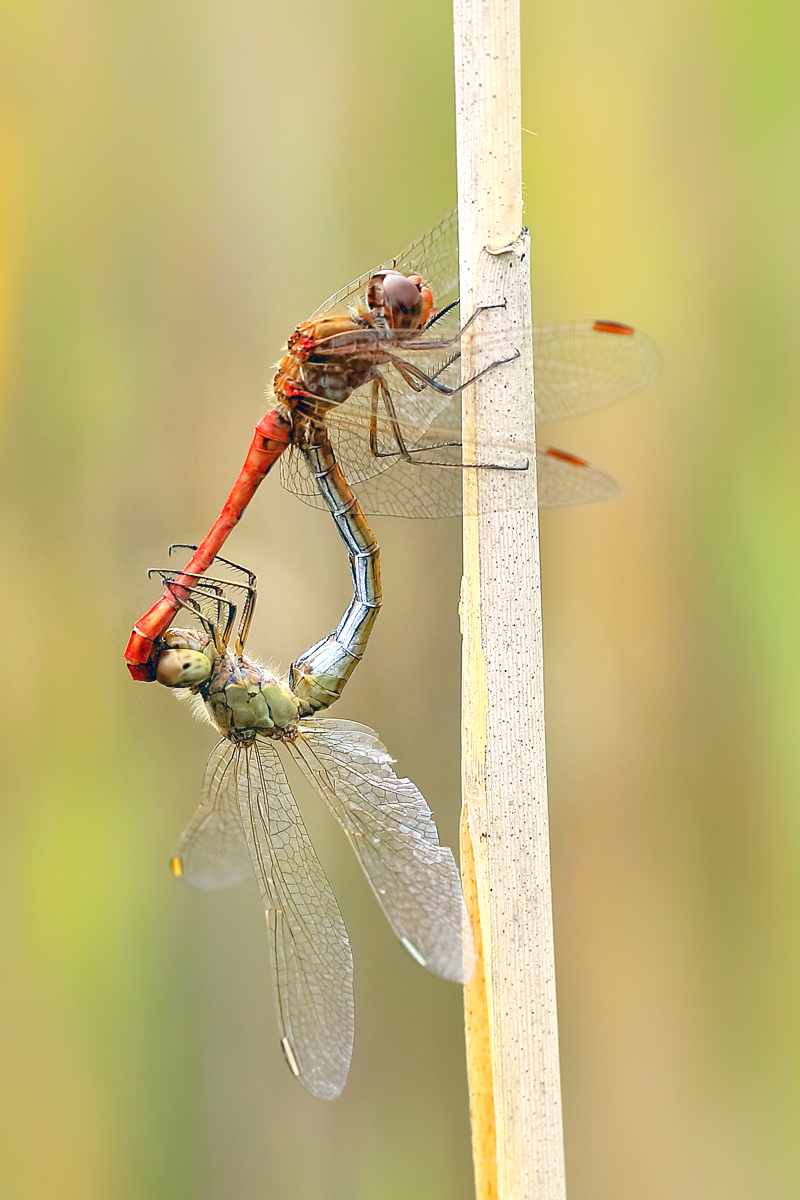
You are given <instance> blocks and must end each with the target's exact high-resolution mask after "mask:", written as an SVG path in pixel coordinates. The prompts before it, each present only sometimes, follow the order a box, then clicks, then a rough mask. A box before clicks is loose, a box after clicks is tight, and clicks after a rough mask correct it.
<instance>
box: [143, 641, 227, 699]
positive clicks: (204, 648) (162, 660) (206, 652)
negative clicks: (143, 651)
mask: <svg viewBox="0 0 800 1200" xmlns="http://www.w3.org/2000/svg"><path fill="white" fill-rule="evenodd" d="M163 642H164V649H163V650H162V651H161V653H160V654H159V656H158V659H157V660H156V679H157V680H158V682H159V683H163V685H164V687H169V688H184V687H185V688H188V687H197V685H198V684H200V683H205V681H206V680H207V679H208V677H209V675H210V674H211V668H212V666H213V664H214V658H215V657H216V651H215V650H214V647H213V645H212V643H211V640H210V639H209V638H208V636H207V635H206V634H204V633H199V632H198V631H197V630H194V629H170V630H168V631H167V633H166V634H165V635H164V639H163Z"/></svg>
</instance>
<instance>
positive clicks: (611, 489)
mask: <svg viewBox="0 0 800 1200" xmlns="http://www.w3.org/2000/svg"><path fill="white" fill-rule="evenodd" d="M536 478H537V484H538V492H539V508H565V507H567V506H568V505H571V504H588V503H590V502H592V501H595V500H613V499H614V497H615V496H618V495H619V494H620V486H619V484H618V483H617V481H616V480H615V479H612V478H611V476H610V475H606V473H605V471H600V470H598V468H597V467H592V466H590V465H589V463H587V462H584V460H583V459H582V458H577V457H576V456H575V455H574V454H568V453H567V452H566V451H565V450H556V449H555V448H554V447H552V446H538V447H537V449H536Z"/></svg>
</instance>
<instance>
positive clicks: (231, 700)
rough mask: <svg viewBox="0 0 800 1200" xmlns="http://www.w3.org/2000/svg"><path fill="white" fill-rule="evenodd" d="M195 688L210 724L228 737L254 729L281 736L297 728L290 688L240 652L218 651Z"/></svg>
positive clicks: (236, 738)
mask: <svg viewBox="0 0 800 1200" xmlns="http://www.w3.org/2000/svg"><path fill="white" fill-rule="evenodd" d="M198 692H199V694H200V695H201V696H202V697H203V699H204V701H205V705H206V711H207V712H208V715H209V716H210V718H211V720H212V722H213V724H214V725H215V726H216V727H217V729H218V730H219V732H220V733H221V734H222V735H223V737H226V738H230V739H231V740H232V741H247V740H250V735H252V736H255V734H257V733H261V734H266V735H267V736H270V737H276V738H280V739H283V740H285V739H287V738H291V737H293V736H294V735H295V733H296V731H297V721H298V713H299V704H298V701H297V699H296V698H295V696H294V695H293V694H292V692H291V691H290V689H289V688H288V687H287V685H286V684H285V683H283V682H282V681H281V680H280V679H278V678H277V677H276V676H275V675H273V674H272V672H271V671H268V670H267V668H266V667H261V666H259V665H258V664H257V663H254V662H251V661H250V659H248V658H245V657H244V656H242V655H239V656H236V657H234V656H233V655H230V654H222V655H220V656H219V658H218V659H217V660H216V662H215V663H214V666H213V668H212V671H211V676H210V678H209V680H208V682H207V683H205V684H202V685H201V686H200V687H199V688H198Z"/></svg>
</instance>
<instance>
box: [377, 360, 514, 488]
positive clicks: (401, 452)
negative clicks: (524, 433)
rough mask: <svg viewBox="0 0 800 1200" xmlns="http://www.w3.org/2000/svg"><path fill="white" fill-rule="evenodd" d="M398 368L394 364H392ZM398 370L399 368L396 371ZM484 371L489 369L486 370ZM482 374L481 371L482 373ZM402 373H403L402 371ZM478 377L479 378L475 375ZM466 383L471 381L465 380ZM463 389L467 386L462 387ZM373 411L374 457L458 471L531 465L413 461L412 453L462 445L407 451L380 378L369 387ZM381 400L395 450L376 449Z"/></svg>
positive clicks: (435, 445) (436, 444) (443, 444)
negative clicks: (380, 398) (378, 406)
mask: <svg viewBox="0 0 800 1200" xmlns="http://www.w3.org/2000/svg"><path fill="white" fill-rule="evenodd" d="M395 365H397V364H395ZM491 365H494V364H491ZM398 369H399V368H398ZM485 370H486V371H488V370H490V367H486V368H485ZM484 373H485V372H481V374H484ZM401 374H402V372H401ZM475 378H478V376H475ZM467 382H471V381H470V380H468V381H467ZM464 386H466V385H464ZM372 388H373V390H372V410H371V413H370V442H369V444H370V452H371V453H372V454H373V455H374V457H375V458H402V459H403V460H404V461H405V462H408V463H415V464H416V465H417V466H419V467H458V468H459V469H462V470H463V469H474V470H485V471H527V470H528V467H529V466H530V460H529V459H527V458H526V459H525V461H524V463H518V464H517V465H510V464H508V463H465V462H427V461H426V460H425V459H422V458H415V457H414V455H415V454H427V453H429V452H430V451H431V450H447V449H451V448H457V447H459V446H461V445H462V443H461V442H432V443H431V444H430V445H429V446H415V447H413V448H412V449H409V448H408V446H407V445H406V443H405V440H404V438H403V434H402V431H401V429H400V422H399V421H398V419H397V413H396V411H395V407H394V401H393V400H392V394H391V392H390V391H389V386H388V384H387V383H386V380H385V379H384V378H383V376H382V375H380V374H379V375H378V378H377V379H376V380H375V381H374V383H373V385H372ZM379 394H380V395H381V396H382V397H383V403H384V407H385V408H386V413H387V415H388V417H389V425H390V426H391V430H392V436H393V437H394V439H395V442H396V443H397V450H379V449H378V435H377V404H378V395H379Z"/></svg>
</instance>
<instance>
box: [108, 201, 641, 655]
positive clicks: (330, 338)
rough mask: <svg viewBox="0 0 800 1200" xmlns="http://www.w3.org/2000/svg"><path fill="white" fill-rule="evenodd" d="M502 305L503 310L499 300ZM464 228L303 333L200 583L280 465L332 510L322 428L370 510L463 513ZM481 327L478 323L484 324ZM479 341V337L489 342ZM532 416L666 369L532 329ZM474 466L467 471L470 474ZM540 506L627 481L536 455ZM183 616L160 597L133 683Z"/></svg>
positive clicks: (576, 335) (556, 456) (578, 331)
mask: <svg viewBox="0 0 800 1200" xmlns="http://www.w3.org/2000/svg"><path fill="white" fill-rule="evenodd" d="M498 303H499V304H502V300H501V299H498ZM481 311H482V310H478V311H477V312H476V313H473V314H472V315H471V316H469V317H468V318H467V320H466V321H465V322H464V323H463V324H462V323H461V318H460V313H459V306H458V224H457V214H456V212H455V211H453V212H451V213H449V214H448V215H447V216H446V217H444V218H443V219H442V220H441V221H439V222H438V223H437V224H436V225H435V226H433V228H432V229H430V230H428V232H427V233H426V234H425V235H423V237H422V238H420V239H419V240H418V241H417V242H415V243H413V244H412V245H411V246H409V247H408V248H407V249H406V250H404V251H403V252H402V253H401V254H399V255H397V256H396V257H395V258H394V259H393V260H391V263H390V265H389V266H388V267H379V268H376V269H373V270H372V271H369V272H366V273H365V274H364V275H361V276H359V278H358V279H355V280H354V281H353V282H352V283H350V284H349V285H348V286H347V287H345V288H342V289H341V290H340V291H338V292H335V293H334V294H333V295H332V296H331V297H330V298H329V299H328V300H327V301H326V302H325V303H324V304H323V305H321V307H320V308H319V309H317V311H316V312H315V313H314V314H313V316H312V317H311V318H310V320H308V321H305V322H303V323H302V324H301V325H298V326H297V328H296V329H295V331H294V333H293V334H292V335H291V337H290V338H289V341H288V343H287V345H286V352H285V354H284V356H283V357H282V358H281V360H280V362H279V363H278V369H277V372H276V375H275V378H274V380H273V384H272V391H271V393H270V395H271V400H272V407H271V408H270V409H269V411H268V412H267V414H266V416H264V417H263V418H262V420H261V421H259V423H258V425H257V426H256V431H255V436H254V438H253V440H252V443H251V445H250V449H249V451H248V453H247V456H246V458H245V462H244V465H243V466H242V469H241V471H240V473H239V475H238V477H237V479H236V482H235V484H234V486H233V489H232V490H231V493H230V495H229V496H228V499H227V500H226V502H225V504H224V506H223V508H222V510H221V512H220V515H219V516H218V518H217V520H216V521H215V522H214V524H213V525H212V527H211V529H210V530H209V532H208V534H207V535H206V537H205V538H204V539H203V541H202V542H201V543H200V545H199V547H198V549H197V551H196V552H195V554H194V555H193V556H192V558H191V560H190V561H189V562H188V563H187V566H186V573H187V575H191V574H194V573H203V572H204V571H205V570H207V569H208V566H209V564H210V563H211V561H212V559H213V557H214V555H215V554H217V553H219V550H220V549H221V547H222V546H223V544H224V542H225V539H226V538H227V536H228V534H229V533H230V532H231V530H232V529H233V527H234V526H235V525H236V523H237V522H238V521H239V519H240V518H241V516H242V514H243V512H244V510H245V508H246V507H247V505H248V503H249V502H250V500H251V499H252V497H253V495H254V493H255V490H256V488H257V487H258V485H259V483H260V482H261V480H262V479H263V478H264V476H265V475H266V474H267V473H268V471H269V470H270V469H271V468H272V467H273V466H274V465H275V463H276V462H278V461H279V460H280V462H281V478H282V481H283V483H284V485H285V486H286V487H287V488H288V489H289V490H290V491H292V492H294V493H295V494H296V495H298V496H299V497H300V498H301V499H302V500H304V501H306V502H307V503H309V504H312V505H316V506H321V505H323V504H324V503H325V501H324V499H323V498H322V497H321V496H320V494H319V492H318V489H317V486H316V482H315V480H314V478H313V476H312V475H311V474H310V473H309V472H308V470H307V465H306V459H305V456H304V454H303V447H304V445H305V444H306V443H307V441H308V439H309V438H313V436H314V430H315V429H317V428H319V427H320V426H321V425H324V426H325V428H326V430H327V432H328V435H329V437H330V441H331V444H332V446H333V450H334V453H335V455H336V457H337V459H338V460H339V462H340V463H341V465H342V467H343V469H344V472H345V475H346V477H347V479H348V480H349V481H350V483H351V484H352V485H353V486H357V487H358V492H359V498H360V501H361V504H362V507H363V509H364V511H366V512H368V513H369V512H375V513H385V514H387V515H392V516H409V517H442V516H452V515H456V514H457V513H459V512H460V510H461V475H462V470H461V469H456V470H454V469H453V468H463V467H464V466H465V464H464V463H463V461H462V454H461V429H460V423H461V414H460V393H461V391H462V390H463V389H464V388H465V387H466V386H467V384H468V383H470V382H473V381H474V379H475V378H477V377H478V376H473V377H472V379H462V376H461V362H460V357H461V356H460V339H461V335H462V334H463V333H464V331H465V330H466V329H467V328H469V327H470V326H472V325H474V324H475V323H476V322H478V324H479V318H480V314H481ZM476 328H477V326H476ZM476 336H480V335H479V334H478V335H476ZM533 344H534V367H535V378H536V394H535V410H536V416H537V419H538V420H540V421H546V420H551V419H555V418H562V417H570V416H576V415H578V414H579V413H584V412H588V411H589V410H591V409H594V408H597V407H599V406H601V405H603V404H607V403H610V402H611V401H613V400H616V399H619V398H621V397H622V396H625V395H627V394H629V393H631V392H633V391H635V390H637V389H638V388H640V387H642V386H644V385H645V384H646V383H648V382H650V380H652V379H653V378H654V377H655V375H656V374H657V373H658V370H659V369H660V356H659V353H658V350H657V348H656V347H655V345H654V344H653V342H652V341H651V340H650V339H649V338H648V337H647V336H646V335H645V334H643V333H641V332H640V331H638V330H636V329H634V328H633V327H632V326H630V325H624V324H622V323H620V322H617V321H606V320H599V321H584V322H577V323H574V324H567V325H550V326H541V327H538V328H535V329H534V331H533ZM518 353H519V351H518V350H516V349H515V348H514V347H513V346H506V347H503V346H502V345H500V346H498V347H497V357H495V358H494V359H492V360H491V361H490V362H489V364H488V366H487V367H485V368H484V369H483V371H481V372H480V374H483V373H484V372H485V371H487V370H494V369H502V367H503V365H505V364H507V363H510V362H511V361H513V359H514V358H515V357H517V356H518ZM497 451H498V457H497V461H493V462H490V463H481V464H472V465H475V466H481V467H487V468H499V469H503V468H507V469H509V470H519V469H525V467H526V466H527V464H528V459H526V458H520V455H519V451H517V452H516V454H515V455H514V456H512V455H510V454H508V452H507V448H504V447H502V446H499V447H498V448H497ZM466 465H470V464H466ZM536 466H537V475H538V482H539V503H540V504H541V505H542V506H545V507H551V506H558V505H565V504H578V503H583V502H586V501H589V500H600V499H610V498H611V497H612V496H614V495H616V494H618V491H619V488H618V486H617V484H616V483H615V482H614V480H613V479H611V478H610V477H609V476H608V475H606V474H605V473H604V472H603V471H600V470H599V469H597V468H594V467H591V466H590V465H589V464H588V463H587V462H585V460H583V459H582V458H579V457H578V456H576V455H574V454H571V453H569V452H567V451H563V450H557V449H555V448H554V447H547V446H542V447H538V446H537V450H536ZM175 611H176V600H175V596H174V595H173V594H172V593H170V592H169V590H168V589H167V590H165V592H164V595H163V596H162V597H161V599H160V600H159V601H158V602H157V603H156V604H155V605H154V606H153V607H152V608H151V609H150V610H149V611H148V612H147V613H146V614H145V615H144V616H143V617H142V618H140V620H139V621H137V623H136V625H135V626H134V630H133V633H132V635H131V639H130V641H129V643H128V647H127V649H126V653H125V657H126V660H127V662H128V667H129V670H130V672H131V674H132V675H133V677H134V678H135V679H152V678H153V666H152V664H153V648H154V645H155V643H156V640H157V638H158V637H159V636H160V634H162V633H163V632H164V630H165V629H166V628H167V626H168V625H169V623H170V621H171V620H172V618H173V616H174V614H175Z"/></svg>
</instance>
